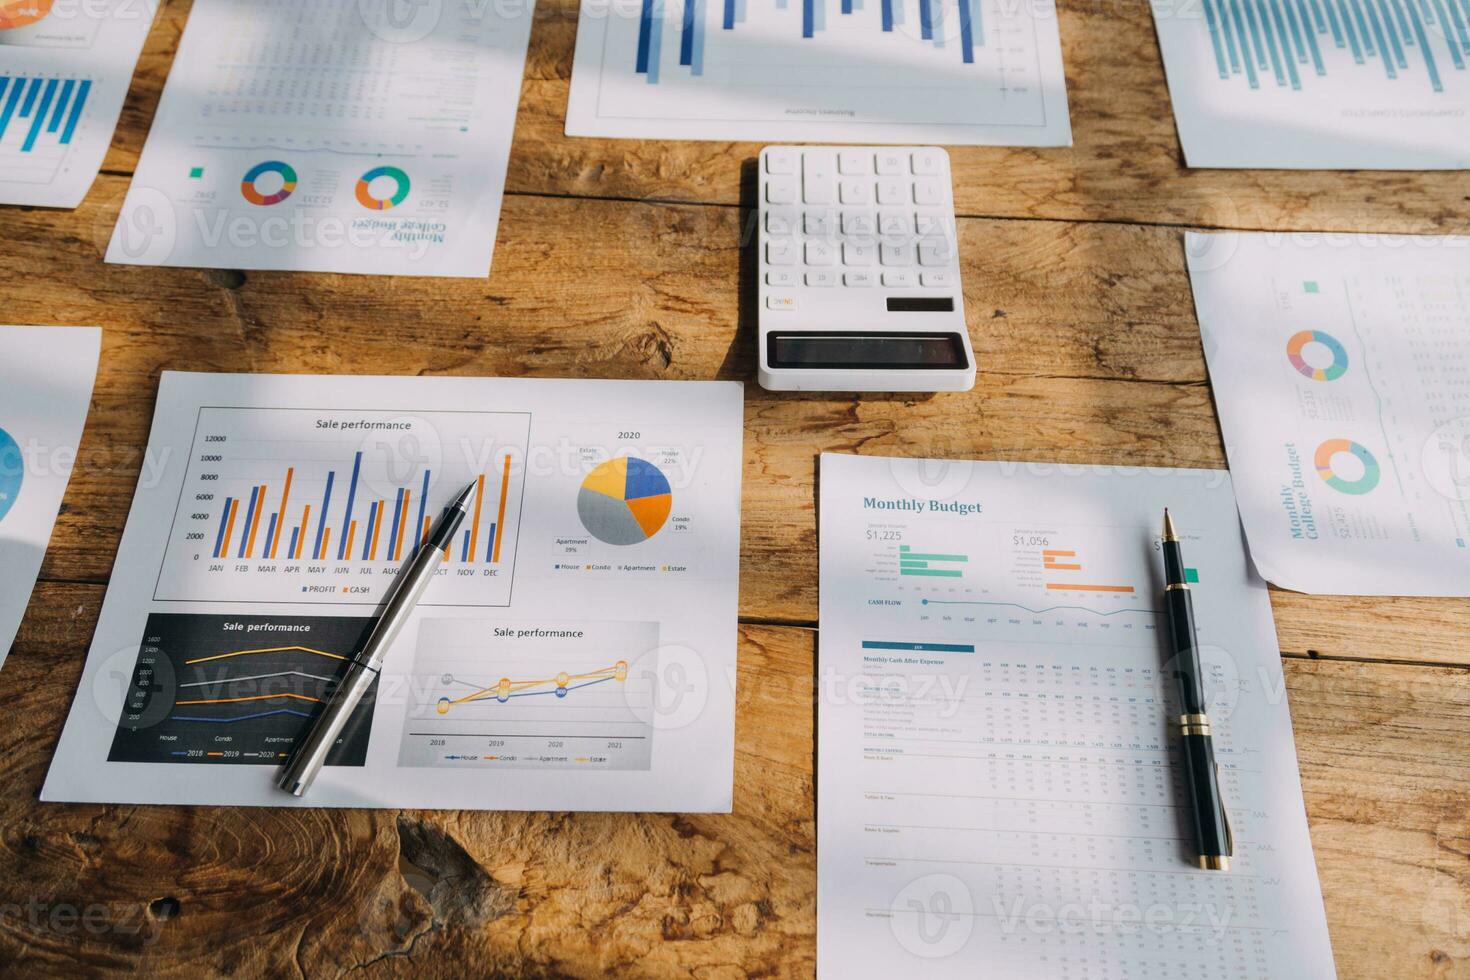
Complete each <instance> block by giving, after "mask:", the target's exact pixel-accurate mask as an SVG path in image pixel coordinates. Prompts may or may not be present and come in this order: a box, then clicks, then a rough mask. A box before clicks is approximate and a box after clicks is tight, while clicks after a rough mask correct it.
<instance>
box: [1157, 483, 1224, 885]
mask: <svg viewBox="0 0 1470 980" xmlns="http://www.w3.org/2000/svg"><path fill="white" fill-rule="evenodd" d="M1162 551H1163V553H1164V606H1165V611H1166V612H1167V614H1168V619H1169V638H1170V643H1171V652H1172V653H1173V655H1174V677H1175V679H1176V680H1177V681H1178V684H1179V703H1180V709H1181V710H1180V713H1179V716H1178V718H1177V719H1176V725H1177V727H1178V729H1179V740H1180V742H1181V747H1182V749H1183V758H1184V766H1185V782H1186V784H1187V785H1188V788H1189V792H1190V801H1191V803H1192V811H1191V817H1192V818H1193V824H1194V838H1195V851H1196V854H1197V858H1196V860H1197V863H1198V865H1199V867H1200V868H1201V869H1202V870H1205V871H1228V870H1230V858H1231V857H1232V856H1233V855H1234V853H1235V835H1234V833H1233V831H1232V829H1231V826H1230V811H1229V809H1228V808H1227V807H1226V806H1225V797H1224V794H1223V792H1222V790H1221V787H1220V766H1219V763H1218V762H1216V761H1215V745H1214V732H1213V730H1212V728H1211V725H1210V717H1209V715H1208V714H1207V713H1206V712H1205V695H1204V684H1203V667H1202V665H1201V663H1200V656H1199V638H1198V636H1197V635H1196V630H1195V625H1194V605H1193V598H1192V596H1191V594H1190V589H1189V586H1188V585H1187V584H1186V583H1185V570H1184V555H1183V551H1182V550H1181V546H1180V542H1179V531H1178V529H1177V528H1176V527H1175V526H1174V519H1173V517H1171V516H1170V514H1169V512H1168V511H1167V510H1165V511H1164V534H1163V544H1162Z"/></svg>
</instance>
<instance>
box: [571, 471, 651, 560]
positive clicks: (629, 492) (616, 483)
mask: <svg viewBox="0 0 1470 980" xmlns="http://www.w3.org/2000/svg"><path fill="white" fill-rule="evenodd" d="M673 506H674V494H673V488H672V487H670V486H669V479H668V477H666V476H664V474H663V472H662V471H661V470H659V468H658V467H656V466H654V465H653V464H652V463H649V462H646V461H644V460H641V459H636V458H634V457H631V456H619V457H618V458H617V459H610V460H608V461H607V462H606V463H603V464H601V465H600V466H598V467H597V468H596V469H594V470H593V471H592V472H591V473H589V474H587V478H586V479H585V480H583V481H582V488H581V490H580V491H578V493H577V516H578V517H580V518H581V519H582V526H583V527H585V528H586V529H587V531H588V533H589V534H591V535H592V536H593V537H594V538H596V539H597V540H599V541H602V542H604V543H606V544H612V545H620V546H622V545H631V544H639V543H640V542H643V541H647V540H648V539H649V538H651V537H653V536H654V535H655V534H657V533H658V532H659V531H660V530H661V529H662V528H663V526H664V523H665V522H667V521H668V519H669V512H670V511H671V510H672V509H673Z"/></svg>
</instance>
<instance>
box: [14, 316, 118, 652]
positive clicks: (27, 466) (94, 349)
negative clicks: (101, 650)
mask: <svg viewBox="0 0 1470 980" xmlns="http://www.w3.org/2000/svg"><path fill="white" fill-rule="evenodd" d="M101 344H102V331H101V330H99V329H98V328H96V327H0V664H4V663H5V656H6V654H8V653H9V652H10V645H11V644H12V643H14V642H15V632H16V630H17V629H19V628H20V621H21V619H22V617H24V616H25V611H26V606H27V605H28V604H29V603H30V600H31V590H32V589H33V588H34V587H35V584H36V575H37V574H38V573H39V572H40V571H41V560H42V559H43V558H44V557H45V556H46V546H47V544H48V543H49V542H50V540H51V529H52V527H54V526H55V525H56V512H57V510H58V509H59V508H60V507H61V498H62V497H63V496H64V495H65V494H66V484H67V481H68V480H70V479H71V470H72V466H73V465H74V464H75V462H76V458H77V446H78V444H79V443H80V442H81V439H82V426H83V425H84V424H85V423H86V421H87V409H88V408H89V407H90V405H91V399H92V383H93V381H95V380H96V378H97V353H98V350H99V349H100V347H101Z"/></svg>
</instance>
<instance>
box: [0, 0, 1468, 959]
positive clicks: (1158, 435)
mask: <svg viewBox="0 0 1470 980" xmlns="http://www.w3.org/2000/svg"><path fill="white" fill-rule="evenodd" d="M540 6H541V9H540V11H539V14H538V18H537V23H536V26H535V30H534V32H533V35H532V40H531V51H530V57H529V60H528V64H527V71H526V82H525V87H524V90H523V93H522V98H521V108H520V118H519V122H518V124H517V129H516V136H515V145H514V150H513V152H512V154H511V163H510V179H509V187H508V192H509V193H508V196H507V197H506V200H505V207H504V212H503V214H502V217H501V223H500V239H499V243H498V247H497V248H496V253H495V265H494V274H493V275H492V276H491V277H490V278H489V279H488V280H431V279H401V280H389V279H383V278H368V277H351V276H332V275H290V274H277V273H259V272H250V273H241V272H230V271H197V270H185V269H151V268H131V267H126V266H110V265H105V264H103V262H102V253H103V251H104V248H105V245H106V242H107V239H108V236H109V234H110V231H111V228H112V224H113V221H114V219H115V217H116V214H117V210H118V207H119V205H120V203H121V199H122V196H123V193H124V191H125V189H126V188H127V185H128V179H129V176H130V174H131V172H132V169H133V166H134V163H135V161H136V159H137V155H138V152H139V150H140V149H141V147H142V144H143V140H144V137H145V135H146V133H147V130H148V124H149V121H150V120H151V118H152V115H153V111H154V108H155V106H156V103H157V98H158V94H159V92H160V91H161V89H162V87H163V83H164V78H165V77H166V74H167V72H168V68H169V64H170V60H171V58H172V56H173V53H174V50H175V49H176V47H177V44H178V40H179V34H180V32H181V31H182V29H183V26H184V22H185V19H186V17H187V15H188V8H189V5H188V3H187V2H184V0H168V2H165V4H164V9H163V11H162V13H161V14H160V16H159V19H158V21H157V23H156V24H155V26H154V30H153V33H152V36H151V37H150V38H149V42H148V46H147V49H146V51H145V53H144V55H143V58H142V62H141V65H140V68H139V73H138V76H137V78H136V80H135V83H134V85H133V91H132V94H131V97H130V99H129V101H128V104H127V107H126V109H125V111H124V113H123V118H122V124H121V127H120V128H119V130H118V134H117V139H116V142H115V145H114V146H113V148H112V152H111V153H110V154H109V156H108V159H107V163H106V165H105V168H104V172H103V175H102V176H101V177H100V178H99V180H98V181H97V184H96V186H95V187H94V188H93V190H92V193H91V194H90V196H89V197H88V198H87V200H86V202H85V203H84V204H83V206H82V207H81V208H79V209H78V210H76V211H74V212H58V211H42V210H27V209H20V208H5V209H0V257H3V261H0V268H3V269H4V272H3V273H0V299H3V311H4V312H3V317H0V319H3V320H4V321H6V322H13V323H56V324H72V323H75V324H101V325H103V326H104V327H105V328H106V333H105V336H104V339H103V350H102V366H101V370H100V372H99V374H98V377H97V387H96V394H95V395H94V397H93V401H92V411H91V417H90V418H89V420H88V423H87V428H86V434H85V436H84V438H83V442H82V448H81V453H80V457H79V459H78V462H77V468H76V471H75V473H74V475H73V477H72V481H71V487H70V490H69V491H68V493H67V496H66V502H65V504H64V505H63V508H62V515H61V519H60V521H59V522H58V524H57V527H56V532H55V534H54V536H53V537H52V541H51V548H50V551H49V552H48V553H47V556H46V561H45V565H44V567H43V569H42V573H41V582H40V583H39V585H38V586H37V588H36V592H35V596H34V599H33V601H32V604H31V609H30V612H29V615H28V617H27V619H26V621H25V624H24V626H23V627H22V629H21V632H20V636H19V639H18V640H17V641H16V644H15V647H14V649H13V650H12V651H11V654H10V659H9V661H8V662H7V663H6V665H5V669H4V671H3V672H0V701H3V703H4V704H6V705H7V706H8V709H9V710H8V718H9V723H8V724H6V725H4V726H3V727H0V746H3V755H4V758H5V760H6V770H7V773H6V778H5V781H4V784H3V787H0V808H3V810H0V963H4V962H11V963H17V962H18V963H20V964H22V965H23V966H25V967H26V968H27V969H28V970H29V971H32V972H35V973H56V974H60V973H71V972H73V965H74V964H75V963H77V962H81V963H83V964H86V965H88V966H91V967H94V968H113V969H126V970H135V969H137V970H144V971H147V972H148V973H151V974H169V975H179V976H197V975H199V974H201V973H211V974H227V973H228V974H254V973H258V972H261V971H270V972H271V973H274V974H294V973H296V972H298V971H299V972H300V973H303V974H310V975H313V976H330V975H337V974H341V973H346V972H348V971H353V970H357V969H365V970H367V971H368V972H369V974H370V975H383V974H411V973H417V972H420V971H423V970H426V969H429V970H436V969H437V971H449V970H462V971H475V972H490V971H503V972H506V973H521V974H532V975H538V976H549V975H574V976H600V975H604V974H611V973H617V974H624V975H649V976H652V975H660V976H689V977H700V978H707V980H715V978H726V977H743V976H752V975H779V976H786V975H809V974H810V973H811V972H812V970H813V968H814V964H815V943H814V933H815V926H816V919H815V904H814V897H813V895H814V891H815V886H816V853H815V823H814V813H815V809H814V807H815V793H814V785H815V783H814V775H813V742H812V737H813V717H814V655H815V641H816V633H815V626H816V619H817V565H816V526H815V491H814V473H815V469H816V458H817V454H818V453H819V452H822V451H839V452H854V453H873V454H888V455H901V456H918V455H925V456H928V455H934V456H961V457H974V458H982V459H1016V460H1029V459H1038V460H1048V461H1067V462H1078V463H1122V464H1142V465H1178V466H1204V467H1223V466H1224V465H1225V457H1224V454H1223V450H1222V446H1221V442H1220V436H1219V431H1218V429H1217V425H1216V418H1215V412H1214V409H1213V406H1212V403H1211V396H1210V390H1209V384H1208V380H1207V378H1206V373H1205V365H1204V361H1203V358H1202V356H1201V352H1200V344H1199V334H1198V330H1197V327H1196V323H1195V319H1194V312H1193V306H1192V303H1191V299H1190V293H1189V282H1188V278H1187V276H1186V274H1185V268H1184V253H1183V248H1182V243H1181V238H1182V234H1183V230H1184V229H1185V228H1195V227H1199V228H1232V229H1269V230H1318V231H1329V230H1330V231H1387V232H1414V233H1434V232H1449V231H1456V232H1461V233H1463V232H1465V231H1466V230H1467V217H1470V203H1467V202H1470V197H1467V189H1470V185H1467V182H1466V178H1465V176H1464V175H1463V174H1453V173H1450V174H1396V173H1371V174H1322V173H1280V172H1272V173H1265V172H1208V171H1187V170H1185V169H1183V167H1182V166H1181V163H1180V159H1181V158H1180V152H1179V147H1178V142H1177V139H1176V136H1175V133H1174V128H1173V124H1172V121H1171V118H1170V111H1169V102H1168V93H1167V90H1166V88H1165V84H1164V77H1163V72H1162V68H1161V65H1160V61H1159V54H1158V50H1157V47H1156V44H1155V40H1154V34H1153V26H1152V24H1151V22H1150V18H1149V13H1148V9H1147V5H1146V4H1143V3H1140V2H1136V0H1134V2H1124V0H1091V2H1087V0H1066V2H1064V3H1063V11H1062V22H1061V31H1062V39H1063V46H1064V51H1065V57H1066V64H1067V76H1068V86H1069V89H1070V94H1071V105H1072V121H1073V127H1074V129H1075V132H1076V146H1075V147H1073V148H1071V149H1062V150H1039V151H1038V150H1022V149H982V148H962V149H955V150H953V151H952V156H953V161H954V170H955V184H956V186H955V196H956V199H957V202H958V209H959V212H960V214H961V216H962V218H961V222H960V235H961V239H962V241H961V253H962V255H963V258H964V262H965V287H966V293H967V295H966V304H967V306H968V308H969V310H970V326H971V330H972V333H973V335H974V340H975V346H976V350H977V354H978V356H979V358H980V364H981V374H980V379H979V382H978V383H977V385H976V387H975V390H974V391H973V392H970V393H968V394H964V395H944V396H940V397H933V398H925V397H864V398H853V397H840V396H833V397H829V396H822V395H805V396H793V395H774V394H770V393H767V392H764V391H762V390H761V389H759V388H758V387H756V385H755V384H754V377H755V371H754V364H753V360H754V332H753V326H752V323H751V312H752V310H753V303H752V302H751V301H750V295H751V293H752V292H753V286H752V283H751V278H750V274H749V269H748V266H747V265H746V264H745V261H744V260H743V258H742V256H743V254H747V253H742V250H741V249H742V245H743V243H745V242H746V241H748V239H749V237H750V235H751V231H752V228H753V225H752V210H751V203H752V201H751V190H750V186H749V180H750V177H749V174H750V167H749V161H751V160H753V158H754V157H755V155H756V153H757V151H758V149H759V147H758V146H757V145H755V144H727V143H638V142H620V141H610V140H590V139H577V140H572V139H567V138H566V137H565V136H564V135H563V134H562V122H563V113H564V108H565V105H566V99H567V88H568V80H569V77H570V72H571V56H572V45H573V41H574V38H575V34H576V3H575V0H542V2H541V5H540ZM164 369H177V370H197V371H282V372H313V373H315V372H321V373H345V374H356V373H397V374H420V375H509V376H545V377H555V376H567V375H574V376H578V377H607V378H684V379H690V378H693V379H708V378H726V379H738V380H743V381H746V382H748V386H747V388H746V441H745V447H746V473H745V508H744V517H743V521H744V538H743V543H742V558H743V568H744V572H743V575H742V582H741V595H740V609H741V624H742V625H741V645H740V667H739V680H738V683H739V697H738V718H737V743H738V748H737V750H736V776H735V812H734V813H733V814H731V815H728V816H668V815H664V816H645V815H606V814H570V815H569V814H561V813H536V814H500V813H441V812H417V811H397V812H395V811H388V810H378V811H360V812H325V811H314V812H313V811H299V810H297V811H293V810H227V809H210V808H164V807H136V806H54V805H46V806H43V805H41V804H39V803H38V802H37V801H36V796H37V793H38V791H39V789H40V786H41V783H42V780H43V778H44V775H45V772H46V767H47V765H48V763H49V761H50V758H51V752H52V749H53V748H54V746H55V744H56V740H57V737H58V734H59V732H60V730H61V725H62V720H63V717H64V714H65V711H66V709H67V707H68V705H69V703H70V701H71V698H72V695H73V692H74V690H75V688H76V684H77V680H78V677H79V676H80V673H81V668H82V662H83V658H84V656H85V654H86V650H87V646H88V641H89V639H90V637H91V633H92V629H93V627H94V625H95V623H96V619H97V614H98V609H99V607H100V605H101V602H102V596H103V592H104V589H105V587H106V583H107V579H108V575H109V572H110V570H111V564H112V558H113V555H114V554H115V551H116V548H117V544H118V541H119V538H120V536H121V534H122V530H123V524H124V521H125V518H126V515H127V510H128V506H129V501H130V499H131V496H132V492H133V488H134V486H135V484H136V482H137V480H138V476H139V471H140V462H141V460H142V454H143V449H144V445H145V443H146V438H147V433H148V426H149V420H150V418H151V415H152V409H153V395H154V392H155V388H156V384H157V378H158V374H159V372H160V371H162V370H164ZM0 574H3V573H0ZM6 587H8V585H7V586H6ZM1272 598H1273V604H1274V606H1275V612H1276V619H1277V628H1278V634H1279V639H1280V647H1281V655H1282V657H1283V659H1284V663H1285V671H1286V678H1287V685H1288V695H1289V698H1290V701H1291V707H1292V716H1293V720H1294V722H1295V726H1296V735H1297V746H1298V751H1299V753H1300V757H1301V766H1302V784H1303V788H1304V790H1305V793H1306V803H1307V810H1308V816H1309V819H1310V822H1311V828H1312V839H1313V844H1314V846H1315V849H1316V858H1317V865H1318V868H1319V870H1320V874H1321V880H1322V890H1323V893H1324V895H1325V898H1326V904H1327V918H1328V921H1329V924H1330V926H1331V930H1332V939H1333V946H1334V949H1335V951H1336V956H1337V964H1338V969H1339V971H1340V973H1341V975H1342V976H1343V977H1384V978H1406V977H1453V976H1461V977H1463V976H1470V601H1465V600H1429V599H1334V598H1329V597H1311V596H1303V595H1295V594H1289V593H1283V592H1273V596H1272Z"/></svg>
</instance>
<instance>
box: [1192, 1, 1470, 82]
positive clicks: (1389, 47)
mask: <svg viewBox="0 0 1470 980" xmlns="http://www.w3.org/2000/svg"><path fill="white" fill-rule="evenodd" d="M1203 6H1204V13H1205V23H1206V25H1207V26H1208V28H1209V32H1210V44H1211V47H1212V48H1213V51H1214V55H1215V66H1216V69H1217V70H1218V72H1219V75H1220V78H1221V79H1226V80H1228V79H1231V78H1236V77H1240V78H1244V79H1245V80H1246V82H1247V83H1248V84H1249V85H1250V87H1251V88H1253V89H1256V88H1260V87H1261V86H1262V84H1263V83H1269V82H1270V81H1272V80H1274V81H1275V84H1276V85H1277V86H1278V87H1280V88H1291V89H1294V90H1301V89H1302V88H1303V86H1304V84H1306V82H1307V81H1308V80H1309V79H1310V78H1312V77H1314V76H1315V77H1322V78H1325V77H1326V76H1327V75H1328V74H1329V69H1333V70H1336V69H1338V68H1339V67H1341V68H1342V69H1344V70H1345V69H1346V68H1347V67H1348V64H1347V59H1348V57H1349V56H1351V58H1352V63H1353V64H1354V65H1356V66H1359V67H1364V68H1371V70H1373V71H1376V72H1380V73H1382V74H1383V75H1384V76H1386V77H1387V78H1388V79H1389V80H1400V79H1403V80H1410V79H1417V80H1418V81H1419V83H1420V84H1421V85H1423V86H1425V87H1427V88H1429V89H1431V90H1433V91H1434V92H1444V91H1445V82H1446V76H1445V72H1446V70H1448V69H1453V70H1454V71H1455V72H1460V73H1463V72H1464V71H1465V62H1466V58H1467V56H1470V28H1467V24H1470V2H1467V0H1389V2H1385V0H1203ZM1436 51H1438V54H1436ZM1375 62H1376V67H1373V65H1374V63H1375ZM1460 77H1461V78H1463V77H1464V76H1463V74H1462V75H1461V76H1460Z"/></svg>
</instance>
